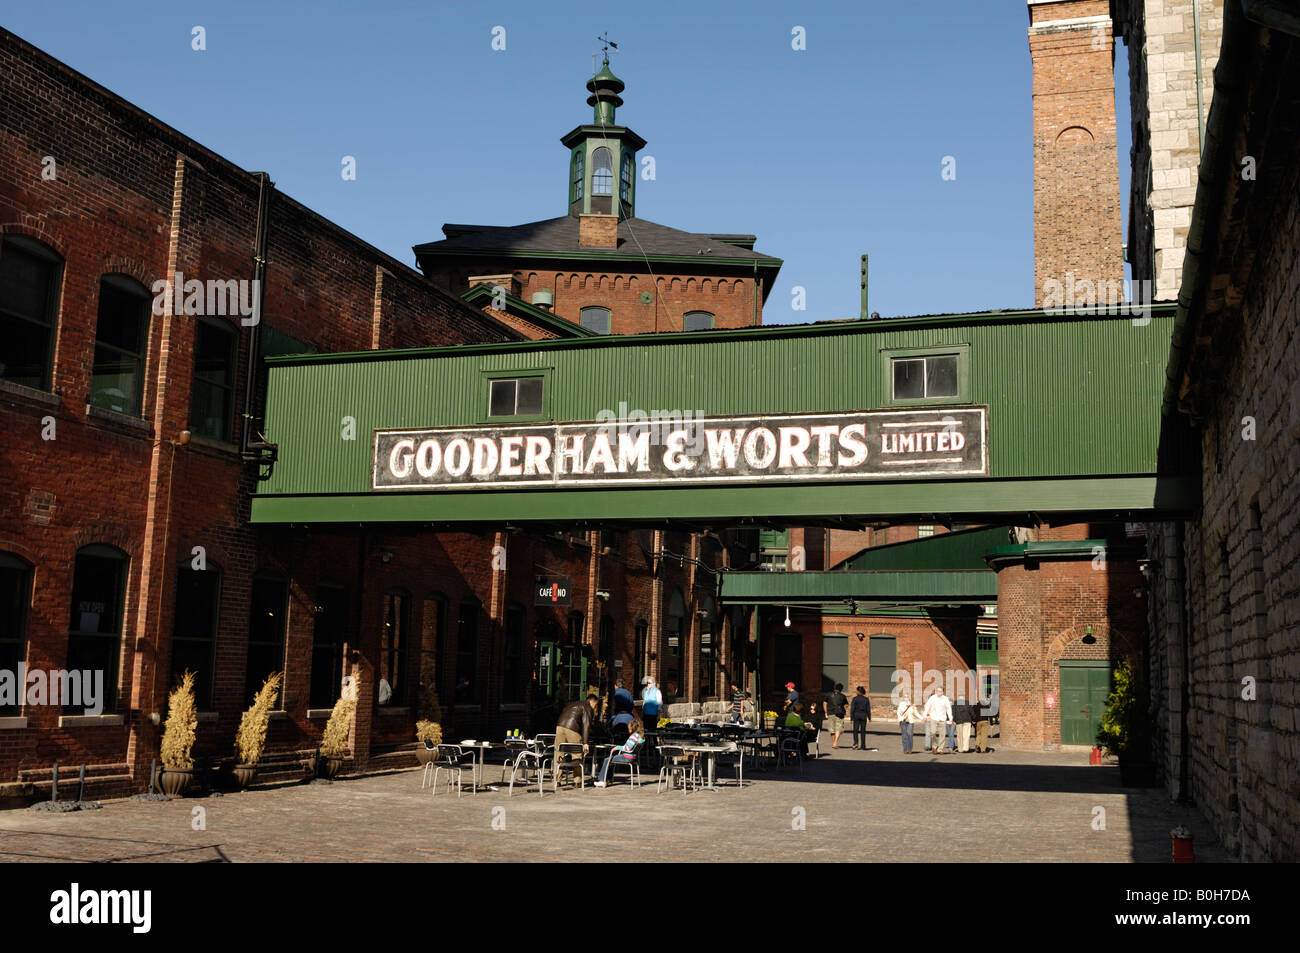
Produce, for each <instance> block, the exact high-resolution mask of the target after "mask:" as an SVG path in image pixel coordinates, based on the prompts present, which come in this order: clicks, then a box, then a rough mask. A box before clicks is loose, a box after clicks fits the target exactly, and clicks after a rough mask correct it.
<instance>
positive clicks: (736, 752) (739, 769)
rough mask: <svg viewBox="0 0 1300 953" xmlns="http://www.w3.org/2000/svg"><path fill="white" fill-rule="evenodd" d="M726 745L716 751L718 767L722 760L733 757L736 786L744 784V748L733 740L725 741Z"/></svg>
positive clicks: (720, 765) (728, 759)
mask: <svg viewBox="0 0 1300 953" xmlns="http://www.w3.org/2000/svg"><path fill="white" fill-rule="evenodd" d="M725 744H726V746H727V747H725V748H724V749H723V750H722V751H720V752H718V754H717V759H718V767H722V764H723V762H724V761H730V760H732V759H735V764H736V787H741V788H743V787H744V786H745V749H744V748H742V747H741V746H740V745H739V744H737V743H736V742H734V741H727V742H725Z"/></svg>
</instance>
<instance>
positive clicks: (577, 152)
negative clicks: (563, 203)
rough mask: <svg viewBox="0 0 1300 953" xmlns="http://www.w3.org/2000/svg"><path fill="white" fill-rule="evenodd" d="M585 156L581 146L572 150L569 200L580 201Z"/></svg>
mask: <svg viewBox="0 0 1300 953" xmlns="http://www.w3.org/2000/svg"><path fill="white" fill-rule="evenodd" d="M585 162H586V158H585V156H584V155H583V151H582V147H581V146H579V147H578V148H577V149H574V150H573V174H572V177H571V178H570V180H569V181H570V183H571V185H570V187H569V201H570V202H581V201H582V178H583V173H584V172H585V171H586V170H585Z"/></svg>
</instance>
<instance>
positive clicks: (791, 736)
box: [776, 730, 803, 774]
mask: <svg viewBox="0 0 1300 953" xmlns="http://www.w3.org/2000/svg"><path fill="white" fill-rule="evenodd" d="M800 734H802V732H800V731H798V730H795V731H787V732H782V734H781V738H780V740H779V742H778V743H777V749H776V769H777V770H778V771H780V770H781V766H782V765H784V764H785V763H786V760H787V759H788V758H793V759H794V760H795V761H798V762H799V773H800V774H803V739H802V738H801V737H800Z"/></svg>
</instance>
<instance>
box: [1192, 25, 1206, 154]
mask: <svg viewBox="0 0 1300 953" xmlns="http://www.w3.org/2000/svg"><path fill="white" fill-rule="evenodd" d="M1192 36H1193V42H1194V43H1195V46H1196V122H1197V129H1198V130H1199V135H1200V139H1198V140H1197V143H1198V145H1199V146H1200V150H1199V151H1202V152H1203V151H1204V150H1205V104H1204V103H1203V102H1202V99H1201V87H1202V85H1203V83H1202V80H1201V3H1200V0H1192Z"/></svg>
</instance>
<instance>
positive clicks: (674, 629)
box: [660, 589, 687, 696]
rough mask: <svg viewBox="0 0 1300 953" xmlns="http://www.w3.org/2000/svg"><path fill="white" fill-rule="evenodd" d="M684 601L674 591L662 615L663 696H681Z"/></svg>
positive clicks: (684, 634) (684, 632)
mask: <svg viewBox="0 0 1300 953" xmlns="http://www.w3.org/2000/svg"><path fill="white" fill-rule="evenodd" d="M685 619H686V600H685V599H684V598H682V591H681V590H680V589H674V590H673V591H672V593H671V594H670V595H669V596H668V609H667V611H666V612H665V613H664V664H663V678H662V679H661V681H662V684H661V686H660V687H661V688H662V689H663V692H664V694H665V695H669V696H676V695H679V694H682V690H683V688H684V687H685V686H683V685H682V649H683V648H684V643H685V641H686V635H687V632H686V623H685Z"/></svg>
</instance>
